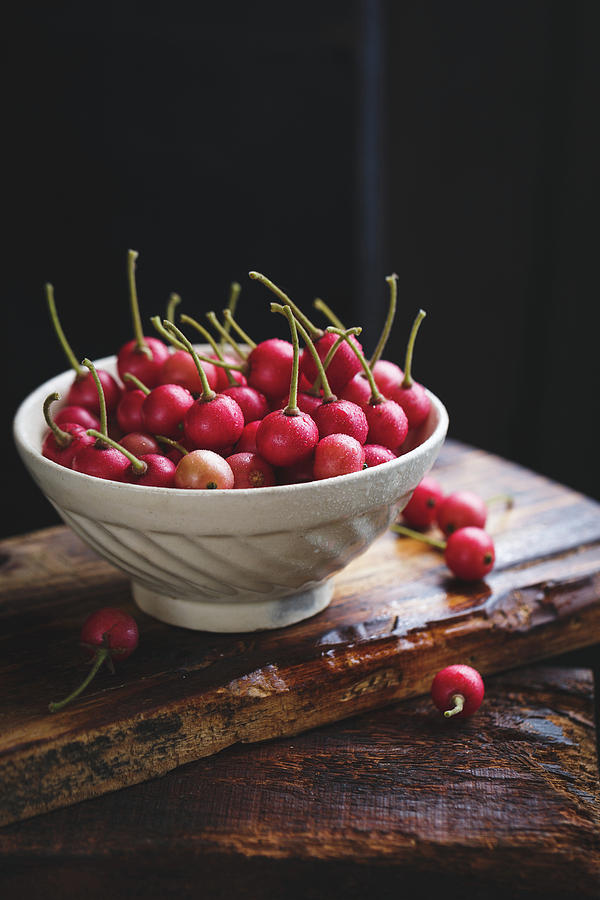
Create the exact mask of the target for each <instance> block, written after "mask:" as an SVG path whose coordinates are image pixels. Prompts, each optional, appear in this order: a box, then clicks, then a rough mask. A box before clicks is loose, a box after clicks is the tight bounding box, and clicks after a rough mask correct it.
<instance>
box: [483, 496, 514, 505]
mask: <svg viewBox="0 0 600 900" xmlns="http://www.w3.org/2000/svg"><path fill="white" fill-rule="evenodd" d="M500 502H502V503H504V505H505V506H506V508H507V509H512V508H513V506H514V505H515V498H514V497H513V496H511V494H494V496H493V497H488V499H487V500H486V501H485V504H486V506H491V505H492V503H500Z"/></svg>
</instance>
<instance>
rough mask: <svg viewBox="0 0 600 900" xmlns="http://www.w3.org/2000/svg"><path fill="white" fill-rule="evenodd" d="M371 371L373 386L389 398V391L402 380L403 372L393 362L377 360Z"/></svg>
mask: <svg viewBox="0 0 600 900" xmlns="http://www.w3.org/2000/svg"><path fill="white" fill-rule="evenodd" d="M371 371H372V372H373V378H374V379H375V384H376V385H377V387H378V388H379V390H380V391H381V393H382V394H385V396H386V397H391V394H390V391H391V390H392V389H393V388H395V387H396V386H397V385H398V384H400V382H401V381H402V379H403V378H404V372H403V371H402V369H401V368H400V366H398V365H396V363H395V362H390V360H389V359H378V360H377V362H376V363H375V365H374V366H373V368H372V369H371ZM367 399H368V398H367Z"/></svg>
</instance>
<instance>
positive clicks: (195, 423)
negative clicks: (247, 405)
mask: <svg viewBox="0 0 600 900" xmlns="http://www.w3.org/2000/svg"><path fill="white" fill-rule="evenodd" d="M183 430H184V434H185V437H186V439H187V440H188V441H189V442H190V444H191V445H192V446H193V447H195V448H196V449H198V450H221V449H223V447H229V446H232V445H233V444H235V442H236V441H237V440H238V438H239V437H240V435H241V433H242V431H243V430H244V414H243V413H242V410H241V409H240V407H239V406H238V404H237V403H236V402H235V400H234V399H233V397H228V396H227V395H226V394H215V396H214V397H213V398H212V399H211V400H203V399H202V398H200V399H198V400H196V401H195V402H194V403H193V405H192V406H190V408H189V409H188V411H187V412H186V414H185V418H184V420H183Z"/></svg>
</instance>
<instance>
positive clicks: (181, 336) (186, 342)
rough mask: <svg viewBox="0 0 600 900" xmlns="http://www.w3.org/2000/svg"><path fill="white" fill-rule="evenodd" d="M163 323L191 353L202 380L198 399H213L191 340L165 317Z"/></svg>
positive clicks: (212, 393)
mask: <svg viewBox="0 0 600 900" xmlns="http://www.w3.org/2000/svg"><path fill="white" fill-rule="evenodd" d="M163 325H164V327H165V328H166V329H167V331H169V332H171V333H173V334H174V335H175V337H176V338H177V339H178V340H180V341H181V342H182V344H183V345H184V347H185V349H186V350H187V351H188V353H191V355H192V359H193V360H194V362H195V364H196V368H197V369H198V375H199V376H200V381H201V382H202V394H201V395H200V397H199V399H200V400H201V401H202V402H203V403H208V402H209V401H210V400H214V399H215V397H216V396H217V395H216V394H215V392H214V391H213V389H212V388H211V386H210V385H209V383H208V379H207V377H206V372H205V371H204V369H203V368H202V363H201V362H200V357H199V356H198V354H197V353H196V351H195V350H194V348H193V346H192V344H191V342H190V341H189V340H188V339H187V338H186V336H185V334H183V332H182V331H180V330H179V328H178V327H177V326H176V325H173V323H172V322H167V320H166V319H165V321H164V322H163Z"/></svg>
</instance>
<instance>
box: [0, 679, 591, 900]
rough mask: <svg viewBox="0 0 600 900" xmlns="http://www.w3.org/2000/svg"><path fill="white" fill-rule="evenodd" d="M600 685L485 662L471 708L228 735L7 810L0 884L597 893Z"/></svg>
mask: <svg viewBox="0 0 600 900" xmlns="http://www.w3.org/2000/svg"><path fill="white" fill-rule="evenodd" d="M592 691H593V684H592V678H591V673H590V671H589V670H587V669H573V668H565V667H560V668H559V667H555V666H536V667H535V668H528V669H518V670H515V671H511V672H509V673H504V674H502V675H499V676H495V677H492V678H489V679H488V680H487V681H486V697H485V699H484V703H483V705H482V707H481V708H480V710H479V712H478V713H477V714H476V716H474V717H473V718H471V719H469V720H463V721H460V720H454V721H447V720H444V719H443V718H442V717H441V716H440V715H439V714H438V713H437V711H436V710H435V709H434V707H433V706H432V704H431V702H430V700H429V698H428V697H421V698H418V699H413V700H409V701H404V702H402V703H397V704H394V705H391V706H388V707H387V708H385V709H384V710H379V711H370V712H368V713H365V714H363V715H361V716H354V717H351V718H349V719H345V720H344V721H342V722H338V723H335V724H331V725H328V726H325V727H323V728H320V729H316V730H312V731H310V732H307V733H305V734H303V735H299V736H296V737H293V738H292V737H286V738H280V739H277V740H273V741H268V742H264V743H261V744H254V745H250V746H241V745H238V746H236V747H231V748H229V749H228V750H226V751H224V752H223V753H220V754H216V755H214V756H212V757H209V758H206V759H204V760H200V761H199V762H196V763H191V764H190V765H187V766H183V767H181V768H179V769H177V770H176V771H173V772H171V773H169V774H168V775H167V776H166V777H165V778H161V779H156V780H154V781H151V782H147V783H145V784H140V785H136V786H134V787H132V788H129V789H127V790H124V791H120V792H116V793H113V794H109V795H106V796H104V797H101V798H98V799H96V800H94V801H93V802H89V803H82V804H79V805H78V806H76V807H74V808H72V809H63V810H57V811H55V812H53V813H50V814H48V815H46V816H38V817H36V818H33V819H31V820H29V821H27V822H20V823H16V824H13V825H10V826H7V827H5V828H4V829H2V831H1V832H0V872H2V873H3V874H4V878H3V877H2V875H0V892H1V893H2V896H3V897H4V898H6V900H11V898H13V897H14V898H17V897H23V896H29V895H30V893H31V892H32V888H36V889H37V890H38V891H39V888H40V886H41V885H43V886H44V891H43V892H42V896H44V898H45V900H51V898H53V897H64V896H67V895H68V894H69V893H71V894H73V895H74V896H77V897H79V896H86V897H88V898H89V900H93V898H96V897H105V896H106V891H107V889H108V888H110V894H111V896H113V897H128V898H129V897H145V898H146V900H148V898H154V897H160V898H162V897H166V896H177V897H193V896H197V891H198V886H199V885H201V887H202V893H203V895H204V896H210V897H211V898H212V897H217V898H219V897H226V896H229V897H238V898H249V900H261V898H266V897H269V898H270V897H272V898H277V897H283V896H285V897H287V898H290V900H294V898H302V900H305V898H307V897H308V898H313V900H314V898H330V897H338V896H344V897H346V896H347V897H350V898H355V897H364V896H365V895H367V894H368V895H369V896H372V897H397V896H398V891H399V889H400V888H402V889H403V890H404V891H405V890H406V888H407V887H412V889H413V891H415V888H416V892H414V893H413V896H418V897H427V896H434V895H435V893H434V892H437V891H442V892H443V894H442V896H444V898H445V900H449V898H454V897H457V898H458V897H460V898H461V900H462V898H464V897H469V900H470V898H478V897H482V898H483V897H485V898H486V900H491V898H497V897H519V898H520V897H529V896H535V897H538V898H539V897H544V898H545V900H548V898H551V900H552V898H561V900H565V898H567V897H577V898H579V900H582V898H595V897H597V896H598V891H597V889H598V885H599V884H600V842H599V838H600V795H599V783H598V772H597V757H596V749H595V734H594V721H593V696H592ZM2 888H4V891H3V892H2V890H1V889H2Z"/></svg>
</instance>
